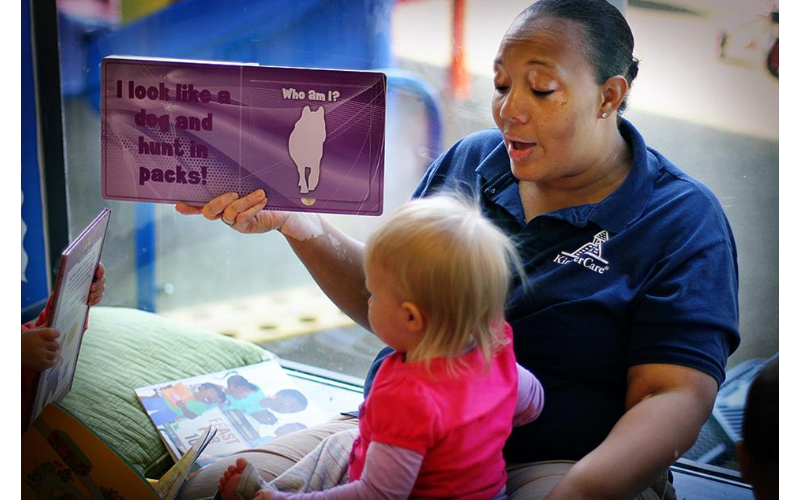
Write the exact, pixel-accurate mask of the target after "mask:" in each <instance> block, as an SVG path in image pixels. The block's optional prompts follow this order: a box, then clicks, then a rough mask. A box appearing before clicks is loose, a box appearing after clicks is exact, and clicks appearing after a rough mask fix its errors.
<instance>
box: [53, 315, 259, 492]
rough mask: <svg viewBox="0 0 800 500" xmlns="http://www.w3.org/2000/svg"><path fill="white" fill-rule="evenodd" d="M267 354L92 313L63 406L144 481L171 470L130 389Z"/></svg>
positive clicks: (159, 322)
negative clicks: (146, 478) (73, 377)
mask: <svg viewBox="0 0 800 500" xmlns="http://www.w3.org/2000/svg"><path fill="white" fill-rule="evenodd" d="M263 353H264V350H263V349H261V348H260V347H258V346H256V345H255V344H251V343H248V342H244V341H241V340H236V339H231V338H228V337H225V336H223V335H220V334H218V333H214V332H210V331H207V330H203V329H201V328H197V327H195V326H189V325H185V324H181V323H178V322H176V321H173V320H169V319H166V318H163V317H161V316H158V315H157V314H153V313H149V312H145V311H139V310H136V309H126V308H117V307H93V308H92V309H91V311H90V313H89V328H88V329H87V330H86V333H85V334H84V337H83V343H82V345H81V351H80V355H79V357H78V366H77V368H76V371H75V379H74V381H73V385H72V390H71V392H70V393H69V394H68V395H67V397H66V398H65V399H64V401H63V402H62V405H63V406H64V407H65V408H66V409H67V410H69V411H70V412H72V413H73V414H74V415H75V416H76V417H78V418H79V419H80V420H81V422H83V423H84V424H85V425H86V426H87V427H89V429H91V430H92V431H94V432H95V433H96V434H97V435H98V436H100V438H101V439H103V440H104V441H105V442H106V443H107V444H109V445H110V446H111V447H112V448H114V449H115V450H116V451H117V453H119V454H120V455H121V456H122V458H124V459H125V460H126V461H127V462H128V463H129V464H130V465H131V466H133V467H134V468H135V469H137V470H138V471H139V472H140V473H142V474H144V475H145V476H146V477H151V478H158V477H160V476H161V474H163V473H164V472H165V471H166V470H167V469H168V468H169V467H170V466H171V465H172V463H173V461H172V458H170V456H169V454H168V453H167V450H166V448H165V447H164V445H163V443H162V442H161V439H160V438H159V436H158V432H157V431H156V429H155V427H153V424H152V422H151V421H150V419H149V418H148V417H147V414H146V413H145V411H144V409H143V408H142V406H141V404H140V403H139V400H138V399H137V398H136V394H135V393H134V389H136V388H138V387H142V386H146V385H151V384H156V383H159V382H167V381H170V380H175V379H180V378H185V377H192V376H195V375H202V374H204V373H211V372H216V371H221V370H227V369H230V368H236V367H239V366H244V365H248V364H252V363H257V362H259V361H261V359H262V355H263Z"/></svg>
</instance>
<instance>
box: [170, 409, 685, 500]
mask: <svg viewBox="0 0 800 500" xmlns="http://www.w3.org/2000/svg"><path fill="white" fill-rule="evenodd" d="M357 427H358V419H355V418H353V417H345V416H341V417H337V418H335V419H333V420H330V421H328V422H326V423H324V424H320V425H317V426H314V427H310V428H308V429H303V430H301V431H297V432H293V433H291V434H288V435H286V436H282V437H279V438H276V439H274V440H273V441H270V442H269V443H267V444H266V445H264V446H263V447H261V448H257V449H253V450H244V451H242V452H239V453H235V454H233V455H230V456H229V457H226V458H224V459H221V460H219V461H217V462H215V463H213V464H211V465H209V466H208V467H205V468H203V469H202V470H201V471H200V472H199V473H198V474H197V475H196V476H194V477H193V478H192V479H190V480H189V481H187V483H186V484H185V485H184V487H183V489H182V490H181V493H180V495H179V496H178V500H211V499H212V498H213V497H214V494H215V493H216V492H217V485H218V484H219V478H220V477H221V476H222V474H223V472H224V471H225V469H227V468H228V466H229V465H233V464H234V463H235V462H236V459H237V458H240V457H244V458H246V459H247V460H248V461H249V462H250V463H252V464H253V466H254V467H255V468H256V469H257V470H258V472H259V474H260V475H261V477H262V478H263V479H264V480H265V481H272V480H273V479H275V478H276V477H278V476H279V475H281V474H283V473H284V472H285V471H286V470H288V469H289V468H290V467H292V466H294V465H295V464H297V462H299V461H300V460H301V459H302V458H303V457H305V456H306V455H308V454H309V453H311V452H312V451H313V450H314V448H316V447H317V445H319V443H321V442H322V440H323V439H325V438H327V437H329V436H332V435H333V434H335V433H337V432H341V431H345V430H351V429H356V428H357ZM573 464H574V462H571V461H551V462H537V463H531V464H512V465H509V466H508V468H507V471H508V480H507V482H506V493H507V494H508V499H509V500H540V499H543V498H544V497H545V496H547V494H548V493H549V492H550V490H552V489H553V487H555V485H556V484H557V483H558V482H559V481H560V480H561V478H562V477H564V475H565V474H566V473H567V471H569V469H570V468H571V467H572V465H573ZM675 498H676V497H675V490H674V488H672V485H671V484H669V483H668V480H667V475H666V473H665V474H664V476H663V477H662V478H660V479H659V481H658V482H657V483H656V484H654V485H653V487H652V488H650V489H648V490H647V491H645V492H643V493H642V494H640V495H639V496H637V497H636V499H635V500H661V499H665V500H670V499H672V500H674V499H675Z"/></svg>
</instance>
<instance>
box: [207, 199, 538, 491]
mask: <svg viewBox="0 0 800 500" xmlns="http://www.w3.org/2000/svg"><path fill="white" fill-rule="evenodd" d="M512 265H514V266H516V267H517V269H519V267H520V266H519V263H518V259H517V257H516V254H515V253H514V249H513V246H512V245H511V243H510V241H509V240H508V238H507V237H506V236H505V235H504V234H503V233H502V232H501V231H499V230H498V229H497V228H496V227H495V226H493V225H492V224H491V223H490V222H489V221H488V220H487V219H485V218H484V217H483V216H482V215H481V213H480V209H479V208H478V207H476V206H473V205H471V204H470V203H468V202H466V201H464V200H461V199H459V198H455V197H449V196H436V197H430V198H425V199H419V200H414V201H411V202H409V203H407V204H405V205H403V206H402V207H400V208H399V209H398V210H397V211H396V212H395V213H394V214H393V215H392V216H391V217H389V219H388V220H387V221H386V222H385V223H384V224H383V225H382V226H381V227H379V228H378V229H377V230H376V231H375V233H374V234H373V235H372V236H371V237H370V239H369V241H368V242H367V248H366V253H365V256H364V269H365V273H366V287H367V289H368V290H369V293H370V294H371V295H370V297H369V301H368V304H369V323H370V326H371V329H372V331H373V332H374V333H375V335H377V336H378V337H379V338H380V339H381V340H382V341H383V342H385V343H386V344H387V345H389V346H390V347H392V348H393V349H394V350H395V351H396V352H395V353H393V354H392V355H390V356H389V357H388V358H386V361H385V362H384V363H383V364H382V366H381V368H380V370H379V371H378V373H377V375H376V377H375V381H374V384H373V387H372V391H371V392H370V394H369V397H367V399H366V401H365V402H364V403H363V405H362V406H361V409H360V414H359V433H358V436H357V437H356V440H355V442H354V443H353V446H352V450H351V452H350V456H349V463H348V465H347V474H348V475H349V482H346V483H345V484H339V485H337V486H334V487H333V488H331V489H327V490H325V491H316V492H311V493H286V492H280V491H275V490H274V489H268V488H272V486H270V485H267V484H266V483H262V484H259V485H258V486H257V487H253V485H252V484H250V485H246V484H242V482H243V481H254V480H255V481H257V480H258V478H257V474H256V473H254V468H253V467H252V466H251V465H249V464H248V463H247V461H246V460H245V459H242V458H240V459H239V460H238V461H237V463H236V466H231V467H229V468H228V470H227V471H226V472H225V474H224V475H223V477H222V478H221V479H220V485H219V489H220V496H221V497H222V498H223V499H224V500H228V499H235V498H247V497H248V496H249V497H250V498H257V499H259V500H264V499H268V498H271V499H276V500H283V499H290V500H306V499H377V498H381V499H395V498H396V499H405V498H412V499H415V498H416V499H421V498H458V499H467V500H469V499H476V500H477V499H487V500H488V499H502V498H505V482H506V472H505V462H504V460H503V453H502V451H503V445H504V443H505V441H506V439H507V438H508V436H509V434H510V433H511V428H512V420H513V423H514V425H522V424H525V423H528V422H530V421H532V420H534V419H535V418H536V417H537V416H538V415H539V413H540V412H541V410H542V406H543V401H544V397H543V393H542V388H541V385H540V384H539V382H538V380H536V378H534V377H533V375H531V374H530V373H529V372H527V371H526V370H525V369H523V368H521V367H519V366H518V365H517V364H516V362H515V357H514V351H513V346H512V335H511V327H510V326H509V325H508V324H507V323H506V322H505V321H504V307H505V301H506V295H507V292H508V290H509V287H510V279H511V273H510V268H511V267H512ZM329 439H331V438H329ZM323 444H324V442H323ZM320 446H323V445H320ZM312 453H313V452H312ZM323 462H324V460H323ZM328 472H329V471H325V473H328ZM253 476H255V478H254V477H253ZM259 488H261V489H260V490H259ZM247 492H255V493H249V494H248V493H247Z"/></svg>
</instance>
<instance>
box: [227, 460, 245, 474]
mask: <svg viewBox="0 0 800 500" xmlns="http://www.w3.org/2000/svg"><path fill="white" fill-rule="evenodd" d="M247 464H248V462H247V459H246V458H237V459H236V467H235V469H237V472H240V473H241V472H244V469H245V467H247ZM231 467H233V466H232V465H231Z"/></svg>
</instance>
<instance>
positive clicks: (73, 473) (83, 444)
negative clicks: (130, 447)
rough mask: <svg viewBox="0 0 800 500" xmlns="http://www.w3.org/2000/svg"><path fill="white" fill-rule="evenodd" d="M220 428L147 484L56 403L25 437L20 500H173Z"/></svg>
mask: <svg viewBox="0 0 800 500" xmlns="http://www.w3.org/2000/svg"><path fill="white" fill-rule="evenodd" d="M216 433H217V429H215V428H214V427H212V426H209V427H206V428H205V429H203V431H202V432H201V433H200V434H199V435H198V437H197V439H196V440H195V441H194V442H193V443H192V445H191V446H190V447H189V449H188V450H187V452H186V453H185V454H184V456H183V458H182V459H181V460H180V461H178V462H177V463H176V464H175V465H174V466H173V467H172V468H171V469H170V470H169V471H167V473H166V474H164V476H163V477H162V478H161V479H160V480H158V481H153V482H151V481H149V480H148V479H146V478H144V477H143V476H141V475H140V474H139V473H137V472H136V471H135V470H134V469H133V468H132V467H131V466H130V465H128V464H127V463H126V462H125V461H124V460H123V459H122V458H121V457H120V456H119V455H118V454H117V453H116V452H115V451H114V450H113V449H111V448H110V447H109V446H108V445H107V444H106V443H105V442H103V440H101V439H100V438H99V437H97V435H95V434H94V433H93V432H92V431H90V430H89V429H88V428H87V427H86V426H84V425H83V424H82V423H81V422H80V421H79V420H78V419H76V418H75V417H74V416H73V415H72V414H70V413H69V412H68V411H66V410H65V409H64V408H62V407H61V406H59V405H58V404H50V405H47V407H45V409H44V411H42V412H41V414H40V415H39V417H38V418H37V419H36V420H35V421H34V422H33V424H31V426H30V427H29V428H28V430H27V431H26V432H25V434H24V435H23V436H22V499H23V500H51V499H63V498H70V499H74V500H173V499H174V498H175V497H176V496H177V495H178V492H179V491H180V489H181V486H183V483H184V481H185V479H186V477H187V474H188V473H189V470H190V469H191V468H192V466H193V465H194V463H195V461H196V460H197V459H198V458H199V457H200V456H202V453H203V450H205V449H206V447H207V446H208V445H209V443H210V442H211V441H212V440H213V439H214V437H215V435H216Z"/></svg>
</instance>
